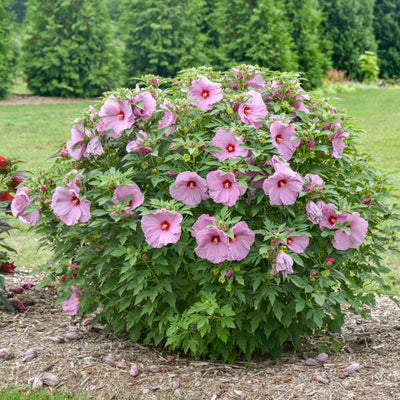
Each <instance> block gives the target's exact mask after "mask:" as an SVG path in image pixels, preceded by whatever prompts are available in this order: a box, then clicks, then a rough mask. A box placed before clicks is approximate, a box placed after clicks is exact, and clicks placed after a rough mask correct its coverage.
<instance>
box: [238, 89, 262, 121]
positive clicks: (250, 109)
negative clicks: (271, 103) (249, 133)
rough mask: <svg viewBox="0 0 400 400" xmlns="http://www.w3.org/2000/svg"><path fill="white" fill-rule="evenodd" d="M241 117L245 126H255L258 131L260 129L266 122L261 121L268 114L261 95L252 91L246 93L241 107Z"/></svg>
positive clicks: (239, 111)
mask: <svg viewBox="0 0 400 400" xmlns="http://www.w3.org/2000/svg"><path fill="white" fill-rule="evenodd" d="M238 113H239V117H240V119H241V120H242V122H244V123H245V124H249V125H253V126H254V127H255V128H256V129H260V128H261V126H262V124H263V123H264V121H260V120H262V119H264V118H265V117H266V115H267V114H268V111H267V107H266V106H265V104H264V102H263V100H262V97H261V94H260V93H258V92H255V91H254V90H250V91H249V92H247V93H245V98H244V102H243V103H242V104H241V105H240V106H239V110H238Z"/></svg>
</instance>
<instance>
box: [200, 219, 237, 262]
mask: <svg viewBox="0 0 400 400" xmlns="http://www.w3.org/2000/svg"><path fill="white" fill-rule="evenodd" d="M196 241H197V247H196V249H195V253H196V254H197V256H198V257H200V258H204V259H206V260H208V261H210V262H212V263H214V264H219V263H221V262H223V261H225V260H226V259H227V258H228V255H229V240H228V236H226V234H225V232H224V231H222V230H221V229H219V228H218V227H216V226H211V227H210V228H205V229H202V230H201V231H199V232H198V233H197V234H196Z"/></svg>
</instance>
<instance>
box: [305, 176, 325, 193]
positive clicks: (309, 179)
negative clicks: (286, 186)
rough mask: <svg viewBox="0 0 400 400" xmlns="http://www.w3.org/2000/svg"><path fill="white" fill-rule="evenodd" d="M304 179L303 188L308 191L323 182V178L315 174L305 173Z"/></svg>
mask: <svg viewBox="0 0 400 400" xmlns="http://www.w3.org/2000/svg"><path fill="white" fill-rule="evenodd" d="M304 180H305V181H306V184H305V185H304V190H307V191H309V192H310V191H313V190H314V189H317V188H319V187H321V186H322V185H323V184H324V181H323V179H322V178H321V177H320V176H319V175H315V174H306V175H305V176H304Z"/></svg>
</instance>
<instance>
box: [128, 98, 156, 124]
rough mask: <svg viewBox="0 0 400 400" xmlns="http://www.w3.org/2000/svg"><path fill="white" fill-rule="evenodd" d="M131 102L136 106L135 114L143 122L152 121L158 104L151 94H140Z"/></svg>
mask: <svg viewBox="0 0 400 400" xmlns="http://www.w3.org/2000/svg"><path fill="white" fill-rule="evenodd" d="M130 101H131V103H133V104H135V107H134V109H133V114H134V115H135V116H137V117H140V118H141V119H142V120H143V121H147V120H148V119H150V118H151V116H152V115H153V113H154V111H155V110H156V107H157V103H156V101H155V100H154V98H153V96H152V95H151V93H150V92H143V93H140V94H138V95H137V96H134V97H132V99H131V100H130Z"/></svg>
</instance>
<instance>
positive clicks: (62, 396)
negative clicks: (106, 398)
mask: <svg viewBox="0 0 400 400" xmlns="http://www.w3.org/2000/svg"><path fill="white" fill-rule="evenodd" d="M0 399H1V400H89V399H88V398H87V397H75V396H71V395H69V394H67V393H61V392H54V393H51V392H49V391H45V390H39V391H37V390H35V391H32V390H28V391H26V392H22V391H21V390H20V389H0Z"/></svg>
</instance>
